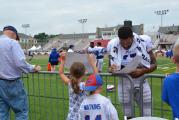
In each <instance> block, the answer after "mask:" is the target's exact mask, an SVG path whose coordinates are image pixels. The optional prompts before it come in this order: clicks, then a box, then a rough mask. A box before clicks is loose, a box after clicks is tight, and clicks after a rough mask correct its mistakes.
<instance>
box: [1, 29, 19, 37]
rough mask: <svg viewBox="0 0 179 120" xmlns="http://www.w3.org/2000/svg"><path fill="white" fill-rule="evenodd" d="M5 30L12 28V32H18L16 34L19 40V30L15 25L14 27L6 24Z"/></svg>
mask: <svg viewBox="0 0 179 120" xmlns="http://www.w3.org/2000/svg"><path fill="white" fill-rule="evenodd" d="M5 30H11V31H12V32H14V33H15V34H16V36H17V38H16V40H19V35H18V33H17V30H16V28H15V27H13V26H5V27H4V28H3V31H5Z"/></svg>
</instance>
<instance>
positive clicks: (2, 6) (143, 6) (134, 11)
mask: <svg viewBox="0 0 179 120" xmlns="http://www.w3.org/2000/svg"><path fill="white" fill-rule="evenodd" d="M163 9H169V12H168V14H167V15H165V16H164V17H163V25H165V26H166V25H173V24H175V25H179V0H0V30H2V29H3V26H5V25H13V26H15V27H16V28H17V29H18V31H19V32H22V33H24V32H25V30H24V29H23V28H22V24H30V27H29V28H28V29H27V34H31V35H34V34H37V33H40V32H45V33H47V34H60V33H74V32H75V33H81V32H82V24H80V23H79V22H78V20H79V19H82V18H86V19H87V23H86V24H85V32H96V27H105V26H116V25H118V24H123V21H124V20H126V19H127V20H132V21H133V24H142V23H143V24H144V29H145V31H149V30H150V31H154V30H156V29H157V28H158V26H159V25H160V24H161V22H160V16H157V15H156V14H155V13H154V11H156V10H163Z"/></svg>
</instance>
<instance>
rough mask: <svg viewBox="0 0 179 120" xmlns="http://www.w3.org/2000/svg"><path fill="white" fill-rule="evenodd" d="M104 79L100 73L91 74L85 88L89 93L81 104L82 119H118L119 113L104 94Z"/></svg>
mask: <svg viewBox="0 0 179 120" xmlns="http://www.w3.org/2000/svg"><path fill="white" fill-rule="evenodd" d="M102 85H103V80H102V78H101V77H100V75H98V74H91V75H90V76H89V77H88V79H87V81H86V83H85V88H84V90H85V91H87V92H89V95H88V96H87V97H86V98H85V99H84V100H83V102H82V103H81V106H80V117H81V119H82V120H118V119H119V118H118V114H117V111H116V109H115V107H114V106H113V105H112V103H111V101H110V100H109V99H108V98H106V97H104V96H102V95H101V94H100V93H101V92H102Z"/></svg>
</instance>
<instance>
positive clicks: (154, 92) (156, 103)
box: [140, 74, 172, 120]
mask: <svg viewBox="0 0 179 120" xmlns="http://www.w3.org/2000/svg"><path fill="white" fill-rule="evenodd" d="M165 77H166V76H165V75H161V74H146V75H144V76H143V77H142V78H141V80H140V89H141V91H140V97H141V102H140V103H141V104H140V116H143V92H144V91H143V83H144V81H145V80H147V81H148V82H149V84H150V88H151V96H152V97H151V101H152V106H151V113H152V116H158V117H162V118H167V119H170V120H171V119H172V111H171V108H170V107H169V106H168V105H167V104H165V103H164V102H163V101H162V97H161V96H162V89H163V88H162V86H163V79H164V78H165Z"/></svg>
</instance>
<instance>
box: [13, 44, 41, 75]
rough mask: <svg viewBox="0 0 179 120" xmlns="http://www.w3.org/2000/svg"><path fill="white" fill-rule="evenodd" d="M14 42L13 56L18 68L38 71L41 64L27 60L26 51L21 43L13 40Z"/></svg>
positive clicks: (24, 70) (25, 70)
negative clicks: (36, 64) (33, 63)
mask: <svg viewBox="0 0 179 120" xmlns="http://www.w3.org/2000/svg"><path fill="white" fill-rule="evenodd" d="M12 44H13V45H12V57H13V61H14V64H15V66H17V68H19V69H20V70H21V71H23V72H25V73H28V72H36V71H39V70H40V67H39V66H34V65H31V64H29V63H27V62H26V58H25V55H24V52H23V50H22V48H21V46H20V45H19V43H17V42H13V43H12Z"/></svg>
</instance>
